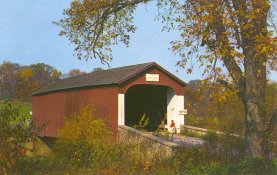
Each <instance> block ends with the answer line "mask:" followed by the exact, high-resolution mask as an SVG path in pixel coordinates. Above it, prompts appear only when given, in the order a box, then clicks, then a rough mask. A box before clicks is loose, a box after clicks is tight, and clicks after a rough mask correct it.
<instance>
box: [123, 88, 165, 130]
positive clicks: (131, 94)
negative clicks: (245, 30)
mask: <svg viewBox="0 0 277 175" xmlns="http://www.w3.org/2000/svg"><path fill="white" fill-rule="evenodd" d="M125 104H126V105H125V124H126V125H128V126H134V125H139V122H140V121H141V119H142V117H143V116H145V119H147V118H149V124H148V125H147V126H146V127H145V129H147V130H149V131H153V130H156V129H158V126H159V124H161V121H162V120H165V115H166V112H167V87H166V86H159V85H136V86H133V87H131V88H130V89H129V90H128V91H127V93H126V95H125ZM165 122H166V121H165Z"/></svg>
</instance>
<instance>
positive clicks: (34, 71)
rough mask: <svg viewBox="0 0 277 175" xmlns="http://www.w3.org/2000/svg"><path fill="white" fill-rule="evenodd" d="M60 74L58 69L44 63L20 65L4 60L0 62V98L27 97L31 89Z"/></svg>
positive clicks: (56, 77)
mask: <svg viewBox="0 0 277 175" xmlns="http://www.w3.org/2000/svg"><path fill="white" fill-rule="evenodd" d="M60 76H61V72H60V71H58V70H57V69H55V68H53V67H52V66H50V65H47V64H44V63H37V64H32V65H30V66H21V65H19V64H17V63H11V62H6V61H4V62H3V63H2V64H0V95H1V96H0V100H5V101H6V100H8V101H11V100H14V99H19V98H20V99H29V98H30V95H31V93H32V92H33V91H35V90H37V89H38V88H41V87H42V86H44V85H46V84H48V83H51V82H53V81H56V80H58V79H59V78H60Z"/></svg>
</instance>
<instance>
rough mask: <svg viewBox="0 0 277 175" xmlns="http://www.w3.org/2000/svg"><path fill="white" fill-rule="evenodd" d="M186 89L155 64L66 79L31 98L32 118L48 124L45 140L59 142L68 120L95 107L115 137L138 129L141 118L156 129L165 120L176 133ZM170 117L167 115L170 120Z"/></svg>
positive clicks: (38, 123) (44, 134)
mask: <svg viewBox="0 0 277 175" xmlns="http://www.w3.org/2000/svg"><path fill="white" fill-rule="evenodd" d="M185 86H186V83H184V82H183V81H182V80H180V79H179V78H177V77H176V76H174V75H173V74H171V73H170V72H168V71H167V70H165V69H164V68H162V67H161V66H159V65H158V64H157V63H154V62H151V63H145V64H137V65H131V66H126V67H119V68H113V69H107V70H99V71H95V72H92V73H88V74H85V75H79V76H74V77H70V78H66V79H63V80H60V81H57V82H54V83H52V84H49V85H47V86H45V87H43V88H41V89H39V90H37V91H36V92H34V93H33V118H34V121H35V123H36V125H37V126H41V125H43V124H46V127H45V129H44V130H43V131H42V133H41V136H46V137H55V136H56V135H57V130H58V129H59V128H61V127H62V126H63V125H64V121H65V117H66V116H70V115H71V114H73V113H74V112H77V111H78V110H79V109H81V108H82V107H85V106H87V105H92V106H94V107H95V109H96V115H97V116H99V117H102V118H104V119H105V120H106V121H107V122H108V124H109V125H110V127H111V128H112V130H113V131H114V132H116V131H117V128H118V125H129V126H132V125H135V124H137V123H138V121H139V120H140V119H141V117H142V116H143V115H146V116H147V117H149V119H150V123H149V124H150V125H151V126H152V127H151V128H152V129H155V128H157V127H158V124H159V123H160V122H161V120H163V119H165V116H167V118H166V119H167V121H168V122H167V123H166V124H168V123H169V121H171V120H174V121H175V123H176V127H177V129H179V127H180V125H181V124H183V123H184V114H183V112H182V111H183V109H184V95H183V94H184V87H185ZM166 114H167V115H166Z"/></svg>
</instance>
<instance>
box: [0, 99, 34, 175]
mask: <svg viewBox="0 0 277 175" xmlns="http://www.w3.org/2000/svg"><path fill="white" fill-rule="evenodd" d="M37 132H38V129H36V128H35V126H34V124H33V122H32V121H31V120H30V116H28V115H27V114H22V115H20V113H19V109H18V108H15V107H13V106H12V105H11V104H6V105H5V106H4V107H3V108H1V109H0V173H1V174H17V173H18V171H19V169H18V166H19V163H20V162H21V160H22V159H23V158H24V156H25V155H26V147H25V144H26V143H29V142H32V141H35V137H36V134H37Z"/></svg>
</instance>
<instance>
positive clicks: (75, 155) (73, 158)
mask: <svg viewBox="0 0 277 175" xmlns="http://www.w3.org/2000/svg"><path fill="white" fill-rule="evenodd" d="M113 138H114V137H113V134H112V132H111V131H110V130H109V129H108V127H107V125H106V124H105V122H104V120H103V119H100V118H97V117H96V116H95V110H94V109H93V108H92V107H86V108H84V109H82V110H80V111H79V112H78V113H75V114H74V115H72V116H70V117H68V119H67V120H66V122H65V125H64V127H63V128H62V129H60V130H59V132H58V139H57V141H56V143H55V146H54V152H56V155H57V157H58V158H59V159H60V160H61V161H64V162H66V168H67V169H77V168H80V167H93V168H97V167H99V166H100V164H106V163H107V158H108V156H109V154H110V150H111V149H110V147H111V146H112V144H113V143H114V141H115V140H114V139H113Z"/></svg>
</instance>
